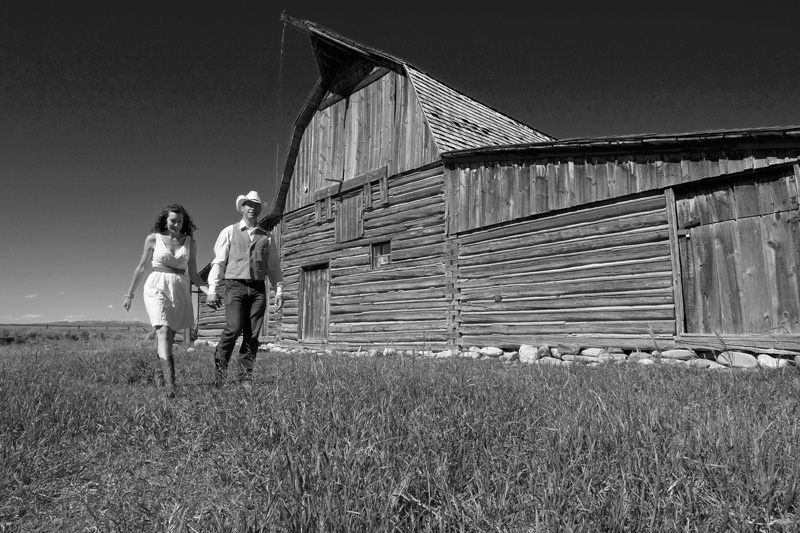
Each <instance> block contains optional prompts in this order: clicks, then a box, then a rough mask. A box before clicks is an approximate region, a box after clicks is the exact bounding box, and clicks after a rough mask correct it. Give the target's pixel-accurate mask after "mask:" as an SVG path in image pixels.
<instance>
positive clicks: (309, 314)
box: [297, 264, 330, 342]
mask: <svg viewBox="0 0 800 533" xmlns="http://www.w3.org/2000/svg"><path fill="white" fill-rule="evenodd" d="M329 280H330V269H329V268H328V265H327V264H324V265H313V266H310V267H305V268H303V269H302V270H301V271H300V301H299V305H300V309H299V316H298V317H297V318H298V320H297V326H298V332H297V335H298V339H299V340H301V341H306V342H326V341H327V340H328V282H329Z"/></svg>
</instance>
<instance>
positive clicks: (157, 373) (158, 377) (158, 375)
mask: <svg viewBox="0 0 800 533" xmlns="http://www.w3.org/2000/svg"><path fill="white" fill-rule="evenodd" d="M160 360H161V358H160V357H158V355H156V361H160ZM153 383H154V384H155V386H156V387H158V388H161V387H163V386H164V372H162V371H161V364H160V363H156V368H155V370H153Z"/></svg>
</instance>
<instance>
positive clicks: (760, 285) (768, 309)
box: [676, 168, 800, 336]
mask: <svg viewBox="0 0 800 533" xmlns="http://www.w3.org/2000/svg"><path fill="white" fill-rule="evenodd" d="M756 176H757V177H749V178H747V179H741V180H738V181H726V182H724V183H720V184H718V185H712V186H709V187H706V188H703V189H693V190H692V191H689V192H686V193H683V194H676V212H677V213H676V214H677V220H676V222H677V228H678V250H679V255H680V263H681V285H682V290H683V305H684V318H685V324H684V326H685V332H686V333H690V334H691V333H698V334H734V335H736V334H747V335H755V336H758V335H771V334H800V322H799V321H800V290H799V289H798V271H797V269H798V268H800V241H798V237H800V221H799V220H798V205H797V180H796V177H795V175H794V173H793V171H792V169H791V168H789V169H786V168H784V169H779V170H777V171H775V170H769V171H766V170H765V171H763V172H761V173H760V174H757V175H756Z"/></svg>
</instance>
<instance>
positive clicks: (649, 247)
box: [460, 231, 670, 278]
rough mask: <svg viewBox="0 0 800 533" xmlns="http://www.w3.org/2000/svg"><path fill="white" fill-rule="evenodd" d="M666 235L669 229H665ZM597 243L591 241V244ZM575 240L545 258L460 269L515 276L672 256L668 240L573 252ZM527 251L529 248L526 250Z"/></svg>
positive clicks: (474, 273) (468, 275) (471, 274)
mask: <svg viewBox="0 0 800 533" xmlns="http://www.w3.org/2000/svg"><path fill="white" fill-rule="evenodd" d="M664 237H666V231H665V232H664ZM589 245H594V243H587V246H589ZM574 246H575V245H574V243H567V244H565V245H563V246H554V247H552V248H551V249H553V250H563V251H561V252H558V253H554V254H547V253H544V254H542V256H541V257H535V258H533V257H531V258H523V259H521V260H515V261H507V262H500V261H498V262H497V263H489V264H486V265H478V266H471V267H466V266H462V267H461V268H460V271H461V274H462V277H466V278H473V277H474V278H477V277H482V276H485V275H491V276H512V275H517V274H520V275H524V274H528V273H536V272H555V271H561V270H565V269H571V270H579V269H581V268H582V267H585V268H591V267H593V266H596V265H600V264H606V265H611V264H623V263H629V262H634V261H651V260H654V259H655V258H661V259H666V258H667V257H669V253H670V252H669V244H668V243H667V242H666V240H662V241H661V242H656V243H644V244H632V245H629V246H622V245H620V246H615V247H609V248H599V249H596V250H595V249H587V250H581V249H578V250H577V251H573V250H574V249H575V248H574ZM524 252H527V251H524Z"/></svg>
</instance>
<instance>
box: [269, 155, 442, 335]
mask: <svg viewBox="0 0 800 533" xmlns="http://www.w3.org/2000/svg"><path fill="white" fill-rule="evenodd" d="M387 183H388V188H387V189H386V190H382V189H381V188H380V187H362V188H361V189H360V192H359V194H365V193H366V192H367V191H369V194H370V196H371V197H370V199H369V200H367V199H363V200H362V201H361V202H360V204H361V205H362V206H366V205H370V204H371V205H372V206H373V207H372V209H371V210H370V209H365V210H364V212H363V237H361V238H359V239H355V240H352V241H348V242H342V243H337V242H336V230H335V228H336V217H337V216H338V213H336V212H335V210H336V208H337V207H336V206H337V205H341V204H340V203H339V202H335V201H334V202H330V203H328V204H324V203H323V204H322V205H321V206H319V205H318V206H314V205H311V206H307V207H304V208H302V209H298V210H296V211H293V212H291V213H287V214H285V215H284V217H283V224H284V226H283V235H282V243H283V246H282V250H281V251H282V263H283V271H284V276H285V284H284V291H285V295H286V303H285V304H284V310H283V317H282V324H281V329H280V337H281V339H282V340H283V341H286V342H288V343H291V342H292V341H297V340H298V318H299V305H298V304H299V296H300V277H301V272H302V269H303V268H304V267H309V266H312V265H317V264H327V265H328V267H329V271H330V286H329V306H330V307H329V311H330V314H329V316H330V323H329V324H328V344H329V345H332V346H342V347H351V348H357V347H358V346H362V347H368V346H370V345H375V346H397V347H402V346H415V347H420V346H423V345H429V346H440V347H441V346H444V345H445V343H446V341H447V336H448V335H447V331H448V319H447V308H448V305H449V301H448V299H447V297H446V290H445V287H446V284H447V281H446V279H445V266H444V253H445V230H444V223H445V204H444V176H443V169H442V167H441V166H436V167H434V168H429V169H426V170H423V171H419V172H415V173H411V174H407V175H402V176H390V177H389V178H388V180H387ZM348 194H349V193H348ZM382 194H385V195H387V197H388V204H383V203H382V200H381V195H382ZM326 205H327V206H330V208H331V209H333V210H334V212H333V213H330V214H329V213H327V212H325V210H326V209H328V207H326ZM317 209H322V210H323V213H320V214H318V213H317V212H316V211H317ZM318 215H321V216H318ZM329 215H330V216H329ZM317 221H319V222H317ZM386 241H389V242H390V244H391V262H390V263H389V264H387V265H384V266H381V267H379V268H374V269H373V268H372V265H371V260H370V258H371V254H370V250H371V246H372V244H373V243H383V242H386Z"/></svg>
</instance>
